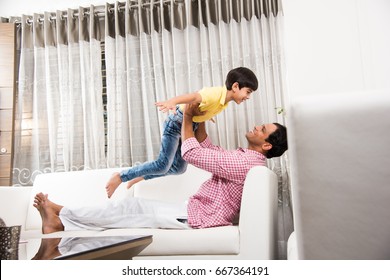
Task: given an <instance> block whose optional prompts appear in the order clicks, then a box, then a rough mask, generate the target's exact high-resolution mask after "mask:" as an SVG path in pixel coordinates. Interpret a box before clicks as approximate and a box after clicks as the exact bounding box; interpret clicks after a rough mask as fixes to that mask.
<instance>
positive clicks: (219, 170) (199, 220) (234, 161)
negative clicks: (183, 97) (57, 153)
mask: <svg viewBox="0 0 390 280" xmlns="http://www.w3.org/2000/svg"><path fill="white" fill-rule="evenodd" d="M199 114H200V113H199V112H198V110H197V106H196V104H195V105H187V107H186V108H185V110H184V113H183V125H182V143H183V144H182V156H183V158H184V160H186V161H187V162H188V163H190V164H192V165H194V166H197V167H199V168H202V169H204V170H207V171H209V172H211V173H212V176H211V178H210V179H208V180H207V181H206V182H204V183H203V184H202V185H201V186H200V189H199V190H198V192H197V193H196V194H195V195H193V196H192V197H190V199H189V200H188V203H185V202H183V203H181V204H173V203H165V202H160V201H153V200H147V199H142V198H126V199H124V200H122V201H118V202H116V201H112V202H110V203H108V204H107V205H106V206H105V207H104V208H85V207H84V208H78V209H69V208H67V207H64V206H61V205H58V204H55V203H53V202H52V201H50V200H49V199H48V197H47V195H44V194H43V193H39V194H37V195H36V196H35V199H34V206H35V207H36V208H37V209H38V211H39V213H40V215H41V217H42V231H43V233H51V232H55V231H61V230H77V229H93V230H96V229H106V228H128V227H149V228H183V229H186V228H207V227H216V226H225V225H231V224H232V222H233V219H234V217H235V216H236V214H237V213H238V211H239V210H240V204H241V196H242V191H243V187H244V181H245V178H246V174H247V173H248V171H249V170H250V169H251V168H252V167H254V166H257V165H265V164H266V158H272V157H276V156H281V155H282V154H283V153H284V152H285V151H286V150H287V132H286V128H285V127H284V126H282V125H280V124H278V123H272V124H265V125H261V126H255V127H254V128H253V130H251V131H249V132H247V133H246V139H247V141H248V148H246V149H243V148H239V149H237V150H235V151H227V150H224V149H222V148H220V147H218V146H214V145H212V143H211V141H210V139H209V138H208V136H207V133H206V129H205V124H204V123H200V124H199V127H198V129H197V130H196V132H195V133H194V131H193V129H192V117H193V116H195V115H199ZM162 191H164V190H162ZM119 213H120V214H119Z"/></svg>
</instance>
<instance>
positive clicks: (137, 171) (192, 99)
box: [106, 67, 258, 198]
mask: <svg viewBox="0 0 390 280" xmlns="http://www.w3.org/2000/svg"><path fill="white" fill-rule="evenodd" d="M257 87H258V81H257V78H256V75H255V74H254V73H253V72H252V71H251V70H250V69H248V68H245V67H238V68H235V69H232V70H230V71H229V73H228V74H227V76H226V81H225V86H222V87H208V88H207V87H206V88H203V89H202V90H200V91H198V92H194V93H189V94H184V95H180V96H176V97H173V98H171V99H169V100H166V101H163V102H156V106H157V107H158V108H159V110H160V111H162V112H169V111H173V114H169V115H168V118H167V119H166V120H165V122H164V131H163V135H162V139H161V148H160V153H159V156H158V158H157V160H155V161H150V162H145V163H143V164H141V165H138V166H134V167H131V168H130V169H127V170H123V171H121V173H114V174H113V175H112V176H111V178H110V180H109V181H108V182H107V185H106V192H107V196H108V197H109V198H110V197H111V196H112V194H113V193H114V192H115V190H116V189H117V187H118V186H119V185H120V184H121V183H122V182H127V181H129V182H128V184H127V188H130V187H131V186H133V185H134V184H135V183H137V182H139V181H141V180H149V179H152V178H156V177H160V176H166V175H173V174H181V173H184V172H185V171H186V169H187V163H186V162H185V160H183V158H182V156H181V140H180V137H181V124H182V122H183V106H184V104H191V103H199V111H200V112H202V114H201V115H199V116H194V117H193V119H192V121H193V129H194V131H195V130H196V129H197V127H198V123H201V122H204V121H206V120H211V121H213V117H214V116H215V115H217V114H219V113H220V112H222V111H223V110H224V109H226V107H227V106H228V103H229V102H230V101H234V102H235V103H237V104H240V103H241V102H243V101H245V100H247V99H249V97H250V95H251V93H252V92H253V91H255V90H257Z"/></svg>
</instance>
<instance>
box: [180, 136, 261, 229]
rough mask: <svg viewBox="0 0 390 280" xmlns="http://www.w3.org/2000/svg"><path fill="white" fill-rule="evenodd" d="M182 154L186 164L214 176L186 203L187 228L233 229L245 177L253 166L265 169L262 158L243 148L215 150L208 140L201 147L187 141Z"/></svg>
mask: <svg viewBox="0 0 390 280" xmlns="http://www.w3.org/2000/svg"><path fill="white" fill-rule="evenodd" d="M181 150H182V156H183V158H184V159H185V160H186V161H187V162H188V163H190V164H192V165H194V166H197V167H199V168H201V169H204V170H207V171H209V172H211V173H212V174H213V175H212V177H211V178H210V179H209V180H207V181H206V182H204V183H203V184H202V185H201V186H200V189H199V190H198V192H197V193H196V194H195V195H193V196H192V197H190V199H189V201H188V207H187V212H188V223H189V225H190V226H191V227H192V228H208V227H216V226H226V225H232V222H233V219H234V217H235V216H236V215H237V214H238V212H239V210H240V206H241V196H242V191H243V188H244V181H245V177H246V174H247V173H248V171H249V170H250V169H251V168H252V167H253V166H257V165H263V166H264V165H266V158H265V156H264V155H262V154H261V153H258V152H256V151H253V150H249V149H242V148H239V149H237V150H235V151H227V150H224V149H222V148H221V147H218V146H214V145H213V144H212V143H211V141H210V139H209V138H206V139H205V140H204V141H203V142H202V143H199V142H198V141H197V140H196V138H194V137H192V138H189V139H187V140H186V141H184V142H183V145H182V148H181Z"/></svg>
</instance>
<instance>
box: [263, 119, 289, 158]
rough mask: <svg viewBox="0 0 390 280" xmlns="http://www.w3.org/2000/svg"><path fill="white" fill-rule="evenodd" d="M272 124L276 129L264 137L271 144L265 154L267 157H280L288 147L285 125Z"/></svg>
mask: <svg viewBox="0 0 390 280" xmlns="http://www.w3.org/2000/svg"><path fill="white" fill-rule="evenodd" d="M274 125H276V126H277V129H276V130H275V131H274V132H273V133H271V134H270V135H269V136H268V138H267V139H265V141H267V142H268V143H270V144H271V145H272V148H271V149H270V150H269V151H268V152H267V154H266V155H265V156H266V157H267V158H273V157H280V156H281V155H283V153H284V152H285V151H286V150H287V149H288V145H287V129H286V127H285V126H283V125H281V124H279V123H274Z"/></svg>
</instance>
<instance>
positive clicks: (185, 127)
mask: <svg viewBox="0 0 390 280" xmlns="http://www.w3.org/2000/svg"><path fill="white" fill-rule="evenodd" d="M205 113H206V112H200V110H199V103H191V104H187V105H186V106H184V112H183V124H182V128H181V139H182V141H183V142H184V141H185V140H186V139H188V138H190V137H196V139H197V140H198V141H199V140H200V139H203V140H204V139H205V138H206V137H207V134H206V131H205V124H204V122H202V123H199V127H198V129H197V130H196V132H197V134H196V135H195V134H194V130H193V128H192V117H193V116H201V115H204V114H205ZM198 130H200V133H198ZM203 140H202V141H203Z"/></svg>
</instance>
